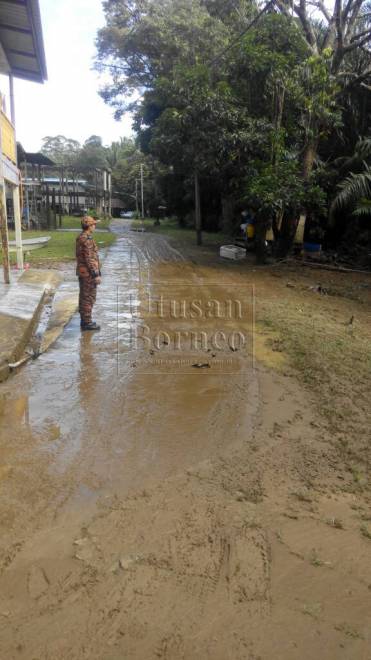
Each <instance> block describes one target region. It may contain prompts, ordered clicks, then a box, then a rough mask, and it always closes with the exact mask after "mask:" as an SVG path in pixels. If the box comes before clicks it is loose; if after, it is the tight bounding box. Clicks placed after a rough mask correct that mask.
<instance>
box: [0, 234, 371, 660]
mask: <svg viewBox="0 0 371 660" xmlns="http://www.w3.org/2000/svg"><path fill="white" fill-rule="evenodd" d="M122 227H123V223H115V226H114V229H115V231H117V232H118V233H119V234H122V235H121V236H120V237H119V239H118V241H117V243H116V244H115V245H114V246H113V247H111V248H110V250H109V252H108V255H107V257H106V260H105V265H104V282H103V284H102V287H101V289H100V291H99V296H98V304H97V309H96V317H97V320H99V321H100V322H101V323H102V326H103V327H102V332H101V333H99V334H94V335H88V334H87V333H85V334H83V335H81V334H80V331H79V325H78V319H77V318H76V317H75V318H74V319H73V321H72V322H71V323H70V324H69V325H68V326H67V328H66V330H65V332H64V333H63V335H62V336H61V337H60V338H59V339H58V341H57V342H56V343H55V344H54V346H52V347H51V348H50V349H49V351H48V352H46V353H45V354H44V355H42V356H41V357H40V358H39V359H38V360H37V361H35V362H33V363H31V364H29V365H27V366H26V367H25V368H24V369H22V370H21V371H19V372H18V373H17V374H16V375H15V376H14V377H13V378H12V379H11V380H9V381H8V382H7V383H5V384H3V385H1V386H0V387H1V389H0V397H1V398H0V414H1V430H0V658H1V659H2V658H4V660H5V659H6V660H12V659H13V658H14V659H18V658H20V659H22V660H23V659H24V660H59V659H61V660H62V659H63V660H81V659H84V658H86V659H89V660H90V659H94V660H124V659H125V660H132V659H133V660H147V659H148V660H150V659H152V658H153V659H154V660H155V659H156V658H164V659H168V660H181V659H185V660H204V659H206V658H210V659H213V660H227V659H230V660H239V659H241V660H245V659H246V660H258V659H261V660H263V659H266V660H273V659H274V660H280V659H282V660H298V659H299V658H300V660H312V659H313V658H321V660H334V659H336V660H337V659H338V658H344V659H346V660H350V659H351V660H353V659H354V660H356V659H359V658H361V659H362V660H370V658H371V650H370V649H371V628H370V611H371V562H370V553H371V539H370V538H369V536H368V534H369V535H370V537H371V510H370V498H369V489H368V483H367V466H368V462H367V461H368V459H367V457H366V454H367V451H368V447H367V443H369V428H370V426H369V422H370V420H369V416H368V415H369V412H368V409H367V406H366V405H365V404H364V402H363V399H362V393H361V392H358V390H357V387H358V385H357V378H358V381H362V387H363V388H364V387H367V386H369V380H367V374H366V371H365V372H363V371H362V368H361V367H359V369H358V374H357V373H355V374H354V376H353V378H354V380H353V381H352V379H351V375H350V374H351V373H353V372H351V371H350V370H349V373H348V372H347V373H348V375H349V380H348V382H347V383H346V385H347V386H346V387H345V386H344V390H341V389H340V388H339V383H338V381H336V380H335V381H331V380H330V379H329V380H328V381H327V380H326V379H325V376H324V375H323V373H322V371H321V365H320V364H317V363H316V359H315V357H316V356H315V355H313V360H312V361H310V363H308V364H307V363H304V367H303V370H302V371H300V369H298V368H297V364H296V363H298V364H299V363H300V364H302V362H303V360H304V358H303V354H304V351H303V350H302V349H301V348H300V346H301V344H300V341H301V340H302V335H301V336H300V337H299V335H298V334H297V335H296V337H294V338H293V337H292V336H291V335H289V333H285V331H284V329H285V327H286V328H287V329H289V328H291V327H292V326H294V325H295V328H298V329H300V328H301V327H302V326H303V332H304V331H305V329H306V328H307V327H308V324H309V325H310V324H311V323H312V321H313V319H311V320H310V321H308V318H307V316H306V315H307V314H309V313H311V314H312V313H313V314H314V315H316V319H315V320H316V321H317V323H318V324H319V323H320V322H321V324H322V325H321V326H320V331H321V332H320V334H321V333H322V335H323V333H326V332H327V333H328V335H330V333H331V337H332V336H335V340H336V341H340V339H342V337H343V335H341V337H340V339H339V337H338V335H337V334H335V335H334V333H335V330H334V328H337V330H336V332H338V333H343V334H344V333H346V334H345V335H344V336H345V340H348V343H349V341H350V336H348V335H349V329H348V327H346V326H345V323H346V322H349V320H350V319H351V317H352V316H354V317H355V319H356V320H355V321H354V323H355V333H356V337H357V338H358V337H360V339H359V341H360V342H361V339H362V341H366V339H367V337H368V333H369V325H368V323H369V318H370V289H369V283H368V280H367V279H366V280H364V279H362V278H361V277H359V278H349V277H348V278H347V279H345V278H343V276H341V277H340V278H339V277H337V275H334V274H328V275H323V274H321V276H320V277H321V280H320V281H321V285H322V286H326V287H327V289H328V292H327V293H326V295H322V293H321V292H320V293H318V291H317V290H316V289H315V287H316V286H317V283H318V277H319V276H317V275H314V274H313V273H308V272H307V271H304V272H300V273H299V272H297V271H293V270H290V268H286V269H285V268H281V269H276V270H274V269H269V268H266V269H256V268H254V267H252V266H249V265H245V264H243V265H241V264H229V263H227V262H221V261H220V260H219V259H218V258H217V256H216V255H215V254H213V253H211V252H210V251H209V250H208V249H207V248H204V249H202V250H201V251H200V250H198V251H197V250H195V249H190V248H187V249H185V248H183V249H181V250H180V251H179V250H177V249H176V247H174V246H172V245H171V244H169V242H168V241H167V240H166V239H165V238H163V237H161V236H153V235H150V234H136V235H133V234H129V233H127V232H125V231H124V230H123V228H122ZM288 284H289V286H288ZM164 292H167V293H169V292H171V297H172V299H173V300H175V301H177V302H179V301H184V302H185V304H186V305H188V304H189V305H190V304H191V302H192V300H193V299H200V300H201V301H203V300H207V301H210V300H214V301H215V300H219V301H224V302H225V301H230V300H235V299H237V298H238V299H241V300H242V301H243V304H244V311H246V313H245V314H244V315H243V318H240V316H239V315H238V314H237V316H238V319H237V322H236V319H235V318H232V319H231V318H228V315H226V316H227V318H225V316H224V317H223V315H221V316H217V317H216V318H215V315H209V317H208V316H207V314H206V313H205V314H202V316H200V318H198V317H197V318H196V319H195V318H192V319H191V316H190V314H186V318H179V317H178V316H179V310H180V307H177V308H176V310H175V311H176V313H175V314H173V315H171V314H170V313H167V312H168V311H169V310H166V309H165V311H164V310H162V313H161V312H159V310H160V309H161V308H160V307H159V305H160V301H161V295H163V293H164ZM149 301H150V302H149ZM174 309H175V308H174ZM187 309H188V307H187ZM309 309H310V310H312V311H311V312H309V311H308V310H309ZM173 311H174V310H173ZM133 319H134V321H133ZM144 323H145V324H147V325H148V326H149V327H150V329H151V330H150V336H151V340H154V341H157V340H158V341H159V349H158V348H157V347H156V345H155V344H154V346H152V347H151V348H150V350H146V351H145V350H143V346H142V344H141V343H140V342H139V345H137V344H135V343H133V341H132V340H133V336H132V333H133V326H134V327H135V328H137V327H140V326H141V324H144ZM285 324H286V325H285ZM331 324H333V325H331ZM236 325H237V326H238V329H239V330H240V331H241V332H243V333H244V334H245V336H246V338H247V340H246V344H245V345H244V346H242V347H238V349H237V350H231V348H230V347H229V346H224V347H223V348H222V349H219V348H217V349H215V348H211V349H210V350H209V348H207V347H202V346H201V347H200V346H199V345H198V346H197V350H196V351H195V347H194V346H192V338H191V336H190V334H188V335H187V332H188V333H189V332H190V331H191V330H192V329H195V328H196V329H197V331H199V332H201V331H204V332H206V333H208V336H209V335H210V334H213V332H215V331H217V330H223V331H225V332H227V333H228V332H231V331H233V329H234V328H235V326H236ZM351 325H352V326H353V322H352V324H351ZM339 328H340V330H339ZM177 330H180V331H181V332H182V333H183V334H182V342H183V343H182V344H181V346H180V349H179V350H178V349H177V347H176V345H175V344H174V345H173V343H172V339H173V333H174V332H176V331H177ZM297 332H299V330H297ZM352 332H353V329H352ZM164 333H168V336H169V338H170V344H168V343H167V342H168V339H167V335H166V334H164ZM316 336H317V335H316ZM309 340H310V341H313V351H314V352H315V350H316V347H315V343H314V340H312V339H311V336H310V337H309ZM309 340H308V341H309ZM305 341H307V338H306V337H305ZM357 341H358V339H357ZM335 343H336V342H335ZM357 347H361V348H362V347H363V344H362V342H361V343H359V344H357V345H356V344H355V345H354V351H353V353H354V355H355V356H356V357H357V353H356V350H355V349H356V348H357ZM299 348H300V351H299ZM361 348H360V350H361ZM332 349H333V346H332V344H331V350H332ZM295 350H296V351H297V352H296V353H295ZM159 355H160V357H161V359H160V360H159V359H158V357H159ZM331 355H332V354H331ZM333 355H334V358H333V359H334V360H335V358H336V355H337V353H334V354H333ZM327 357H328V356H327V353H326V354H325V353H324V354H323V360H322V362H323V364H325V362H324V360H325V358H326V359H327ZM367 360H368V356H367V355H366V354H364V362H365V363H367ZM194 364H197V365H198V366H196V367H194V366H193V365H194ZM357 364H358V363H357ZM313 365H314V367H313ZM334 365H335V363H334ZM346 367H347V353H346V350H345V349H344V351H343V359H342V365H341V368H342V369H343V370H344V369H345V368H346ZM339 369H340V366H336V369H335V368H334V378H335V376H336V374H338V373H339V374H341V373H342V372H341V371H339ZM309 376H310V379H309ZM339 378H340V376H339ZM308 379H309V380H308ZM315 379H317V380H315ZM325 381H326V382H325ZM314 384H315V386H314ZM325 385H326V389H325V390H323V391H325V392H326V396H327V400H326V401H327V407H328V406H330V403H331V402H332V404H333V410H331V411H330V412H329V411H328V409H327V407H326V409H322V408H321V403H320V402H321V401H322V399H320V398H319V394H321V397H322V389H321V387H325ZM333 390H334V391H333ZM331 392H332V394H331ZM352 392H355V393H357V397H356V398H352ZM330 394H331V396H332V398H331V396H330ZM365 396H366V395H365ZM366 398H367V396H366ZM345 407H346V409H347V410H349V411H351V413H352V415H353V417H349V415H343V413H344V410H345ZM335 413H336V414H335ZM342 415H343V416H342ZM344 436H346V438H345V439H344ZM339 437H342V438H343V440H342V442H340V441H339ZM345 440H346V442H345ZM339 443H340V444H339ZM347 443H348V444H347ZM349 447H351V449H352V451H350V449H349ZM367 456H368V454H367Z"/></svg>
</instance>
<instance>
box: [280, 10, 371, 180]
mask: <svg viewBox="0 0 371 660" xmlns="http://www.w3.org/2000/svg"><path fill="white" fill-rule="evenodd" d="M275 2H276V6H277V7H278V8H279V9H280V11H281V12H282V13H283V14H284V15H285V16H286V17H287V18H288V19H289V20H290V21H291V22H293V23H294V24H295V25H297V26H298V29H299V30H300V32H301V34H302V36H303V38H304V40H305V43H306V45H307V47H308V50H309V52H310V58H309V59H308V62H307V65H309V69H308V72H307V79H308V84H309V95H308V98H309V102H308V103H307V104H306V106H305V107H304V121H305V124H306V135H305V142H304V148H303V152H302V168H303V177H304V179H307V178H308V177H309V175H310V172H311V170H312V167H313V163H314V161H315V158H316V156H317V152H318V148H319V144H320V141H321V139H322V138H323V137H324V136H325V135H326V132H327V130H328V128H329V126H331V122H332V121H336V119H335V120H334V118H333V117H331V111H333V110H334V109H335V106H336V104H338V103H339V101H340V100H341V99H342V98H343V97H344V95H346V94H347V92H348V91H349V89H350V88H354V87H356V86H358V85H361V84H364V83H365V81H367V80H368V79H370V78H371V52H370V51H369V50H368V49H367V44H368V43H369V41H370V38H371V21H370V17H371V15H370V12H369V11H368V8H367V2H366V1H365V0H345V1H344V2H343V0H335V4H334V8H333V10H332V11H331V10H329V9H328V7H327V5H326V4H325V3H324V2H323V0H299V2H298V3H296V4H295V3H291V2H290V1H289V0H275ZM313 6H314V7H315V8H316V9H317V10H318V12H320V14H321V16H322V19H321V21H314V20H313V19H312V18H311V14H310V8H311V7H313ZM295 16H296V18H295ZM360 49H363V50H365V57H364V58H363V59H361V60H359V61H358V65H359V68H358V70H357V71H355V70H354V55H355V54H356V53H357V52H358V51H360ZM321 87H322V95H323V96H322V99H321V91H320V88H321ZM311 92H314V93H311ZM318 100H319V101H320V103H319V104H317V101H318Z"/></svg>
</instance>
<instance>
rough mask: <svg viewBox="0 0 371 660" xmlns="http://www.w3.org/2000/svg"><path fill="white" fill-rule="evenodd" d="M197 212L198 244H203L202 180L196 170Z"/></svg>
mask: <svg viewBox="0 0 371 660" xmlns="http://www.w3.org/2000/svg"><path fill="white" fill-rule="evenodd" d="M195 214H196V234H197V245H202V232H201V200H200V182H199V178H198V172H197V170H195Z"/></svg>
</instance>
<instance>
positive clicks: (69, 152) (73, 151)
mask: <svg viewBox="0 0 371 660" xmlns="http://www.w3.org/2000/svg"><path fill="white" fill-rule="evenodd" d="M80 149H81V145H80V143H79V142H78V141H77V140H73V139H71V138H66V137H65V136H64V135H56V136H50V135H48V136H47V137H44V138H43V141H42V147H41V152H42V153H43V154H45V156H48V158H50V159H51V160H52V161H54V162H55V163H56V165H73V164H74V163H75V161H76V158H77V156H78V154H79V151H80Z"/></svg>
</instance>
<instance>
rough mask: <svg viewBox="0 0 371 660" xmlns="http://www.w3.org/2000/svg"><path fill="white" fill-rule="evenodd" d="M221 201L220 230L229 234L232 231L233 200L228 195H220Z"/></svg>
mask: <svg viewBox="0 0 371 660" xmlns="http://www.w3.org/2000/svg"><path fill="white" fill-rule="evenodd" d="M221 203H222V222H221V230H222V231H223V233H225V234H230V233H232V231H233V211H234V200H233V199H231V198H229V197H222V200H221Z"/></svg>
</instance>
